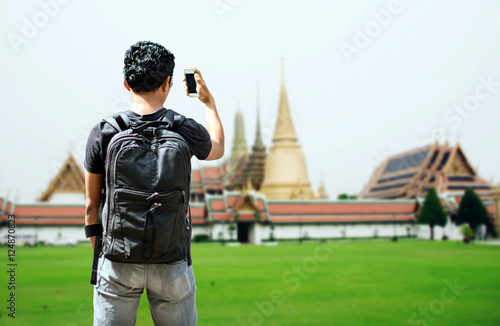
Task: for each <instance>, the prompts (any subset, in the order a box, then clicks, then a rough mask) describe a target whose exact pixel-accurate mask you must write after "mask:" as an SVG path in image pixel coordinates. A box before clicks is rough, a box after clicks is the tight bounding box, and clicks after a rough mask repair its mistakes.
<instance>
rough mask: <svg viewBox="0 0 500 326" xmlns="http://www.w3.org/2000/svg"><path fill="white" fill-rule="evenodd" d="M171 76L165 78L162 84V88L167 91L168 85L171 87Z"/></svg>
mask: <svg viewBox="0 0 500 326" xmlns="http://www.w3.org/2000/svg"><path fill="white" fill-rule="evenodd" d="M170 78H171V76H168V77H167V78H165V80H164V81H163V84H162V85H161V88H162V90H163V91H164V92H166V91H167V86H169V87H170Z"/></svg>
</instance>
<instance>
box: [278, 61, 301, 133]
mask: <svg viewBox="0 0 500 326" xmlns="http://www.w3.org/2000/svg"><path fill="white" fill-rule="evenodd" d="M282 141H288V142H293V143H296V142H297V135H296V134H295V128H294V127H293V122H292V115H291V114H290V107H289V106H288V96H287V94H286V86H285V67H284V63H283V58H281V93H280V104H279V108H278V119H277V120H276V128H275V130H274V137H273V142H275V143H276V142H282Z"/></svg>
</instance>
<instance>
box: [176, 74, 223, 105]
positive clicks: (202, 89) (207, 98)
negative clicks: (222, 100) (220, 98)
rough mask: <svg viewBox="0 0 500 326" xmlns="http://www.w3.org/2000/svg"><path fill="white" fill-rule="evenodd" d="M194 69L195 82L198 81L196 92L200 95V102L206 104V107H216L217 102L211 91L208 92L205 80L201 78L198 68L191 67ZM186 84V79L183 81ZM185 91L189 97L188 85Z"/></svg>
mask: <svg viewBox="0 0 500 326" xmlns="http://www.w3.org/2000/svg"><path fill="white" fill-rule="evenodd" d="M189 68H191V69H194V71H195V74H194V80H195V81H196V92H197V93H198V98H199V100H200V101H201V102H202V103H203V104H205V105H206V106H210V107H212V106H214V104H215V100H214V97H213V96H212V94H211V93H210V91H209V90H208V87H207V84H205V80H203V77H202V76H201V72H200V71H199V70H198V68H196V67H189ZM183 81H184V82H186V77H184V79H183ZM184 89H185V90H186V95H189V92H188V88H187V85H184Z"/></svg>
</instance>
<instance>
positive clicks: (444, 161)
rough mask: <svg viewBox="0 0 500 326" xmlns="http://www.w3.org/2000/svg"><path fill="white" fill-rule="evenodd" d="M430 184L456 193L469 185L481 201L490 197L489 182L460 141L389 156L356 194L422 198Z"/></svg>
mask: <svg viewBox="0 0 500 326" xmlns="http://www.w3.org/2000/svg"><path fill="white" fill-rule="evenodd" d="M430 187H434V188H436V190H437V191H438V193H455V194H462V193H463V192H464V190H465V189H466V188H467V187H470V188H472V189H474V190H475V191H476V192H477V193H478V195H479V196H480V197H481V198H482V199H483V200H489V199H491V192H490V190H491V187H490V185H489V184H488V183H487V182H486V181H484V180H483V179H481V178H480V177H478V176H477V173H476V170H475V169H474V167H473V166H472V165H471V164H470V163H469V160H468V159H467V157H466V156H465V153H464V151H463V150H462V148H461V146H460V144H458V143H457V144H456V145H455V146H453V147H449V146H448V144H447V143H445V144H444V145H439V144H438V143H437V142H436V143H434V144H433V145H429V146H425V147H421V148H416V149H413V150H411V151H407V152H403V153H400V154H397V155H394V156H391V157H389V158H388V159H387V160H385V161H384V162H383V163H382V164H380V165H379V166H378V167H377V168H376V169H375V171H374V172H373V175H372V177H371V178H370V181H369V182H368V184H367V185H366V187H365V188H364V189H363V191H362V192H361V193H360V195H359V196H360V198H416V197H424V196H425V194H426V193H427V190H428V189H429V188H430Z"/></svg>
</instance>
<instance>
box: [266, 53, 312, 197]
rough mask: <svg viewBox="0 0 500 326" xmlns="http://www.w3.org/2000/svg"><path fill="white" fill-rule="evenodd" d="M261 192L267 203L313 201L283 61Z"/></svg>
mask: <svg viewBox="0 0 500 326" xmlns="http://www.w3.org/2000/svg"><path fill="white" fill-rule="evenodd" d="M260 190H261V192H262V193H264V194H265V195H266V197H267V199H315V198H316V196H315V194H314V193H313V191H312V189H311V184H310V183H309V178H308V177H307V169H306V160H305V158H304V154H303V153H302V148H301V146H300V144H299V143H298V142H297V135H296V134H295V130H294V128H293V123H292V117H291V114H290V108H289V107H288V99H287V96H286V87H285V75H284V69H283V61H282V68H281V94H280V103H279V108H278V119H277V122H276V129H275V131H274V137H273V145H272V147H271V149H270V152H269V154H268V155H267V158H266V162H265V172H264V180H263V182H262V186H261V189H260Z"/></svg>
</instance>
